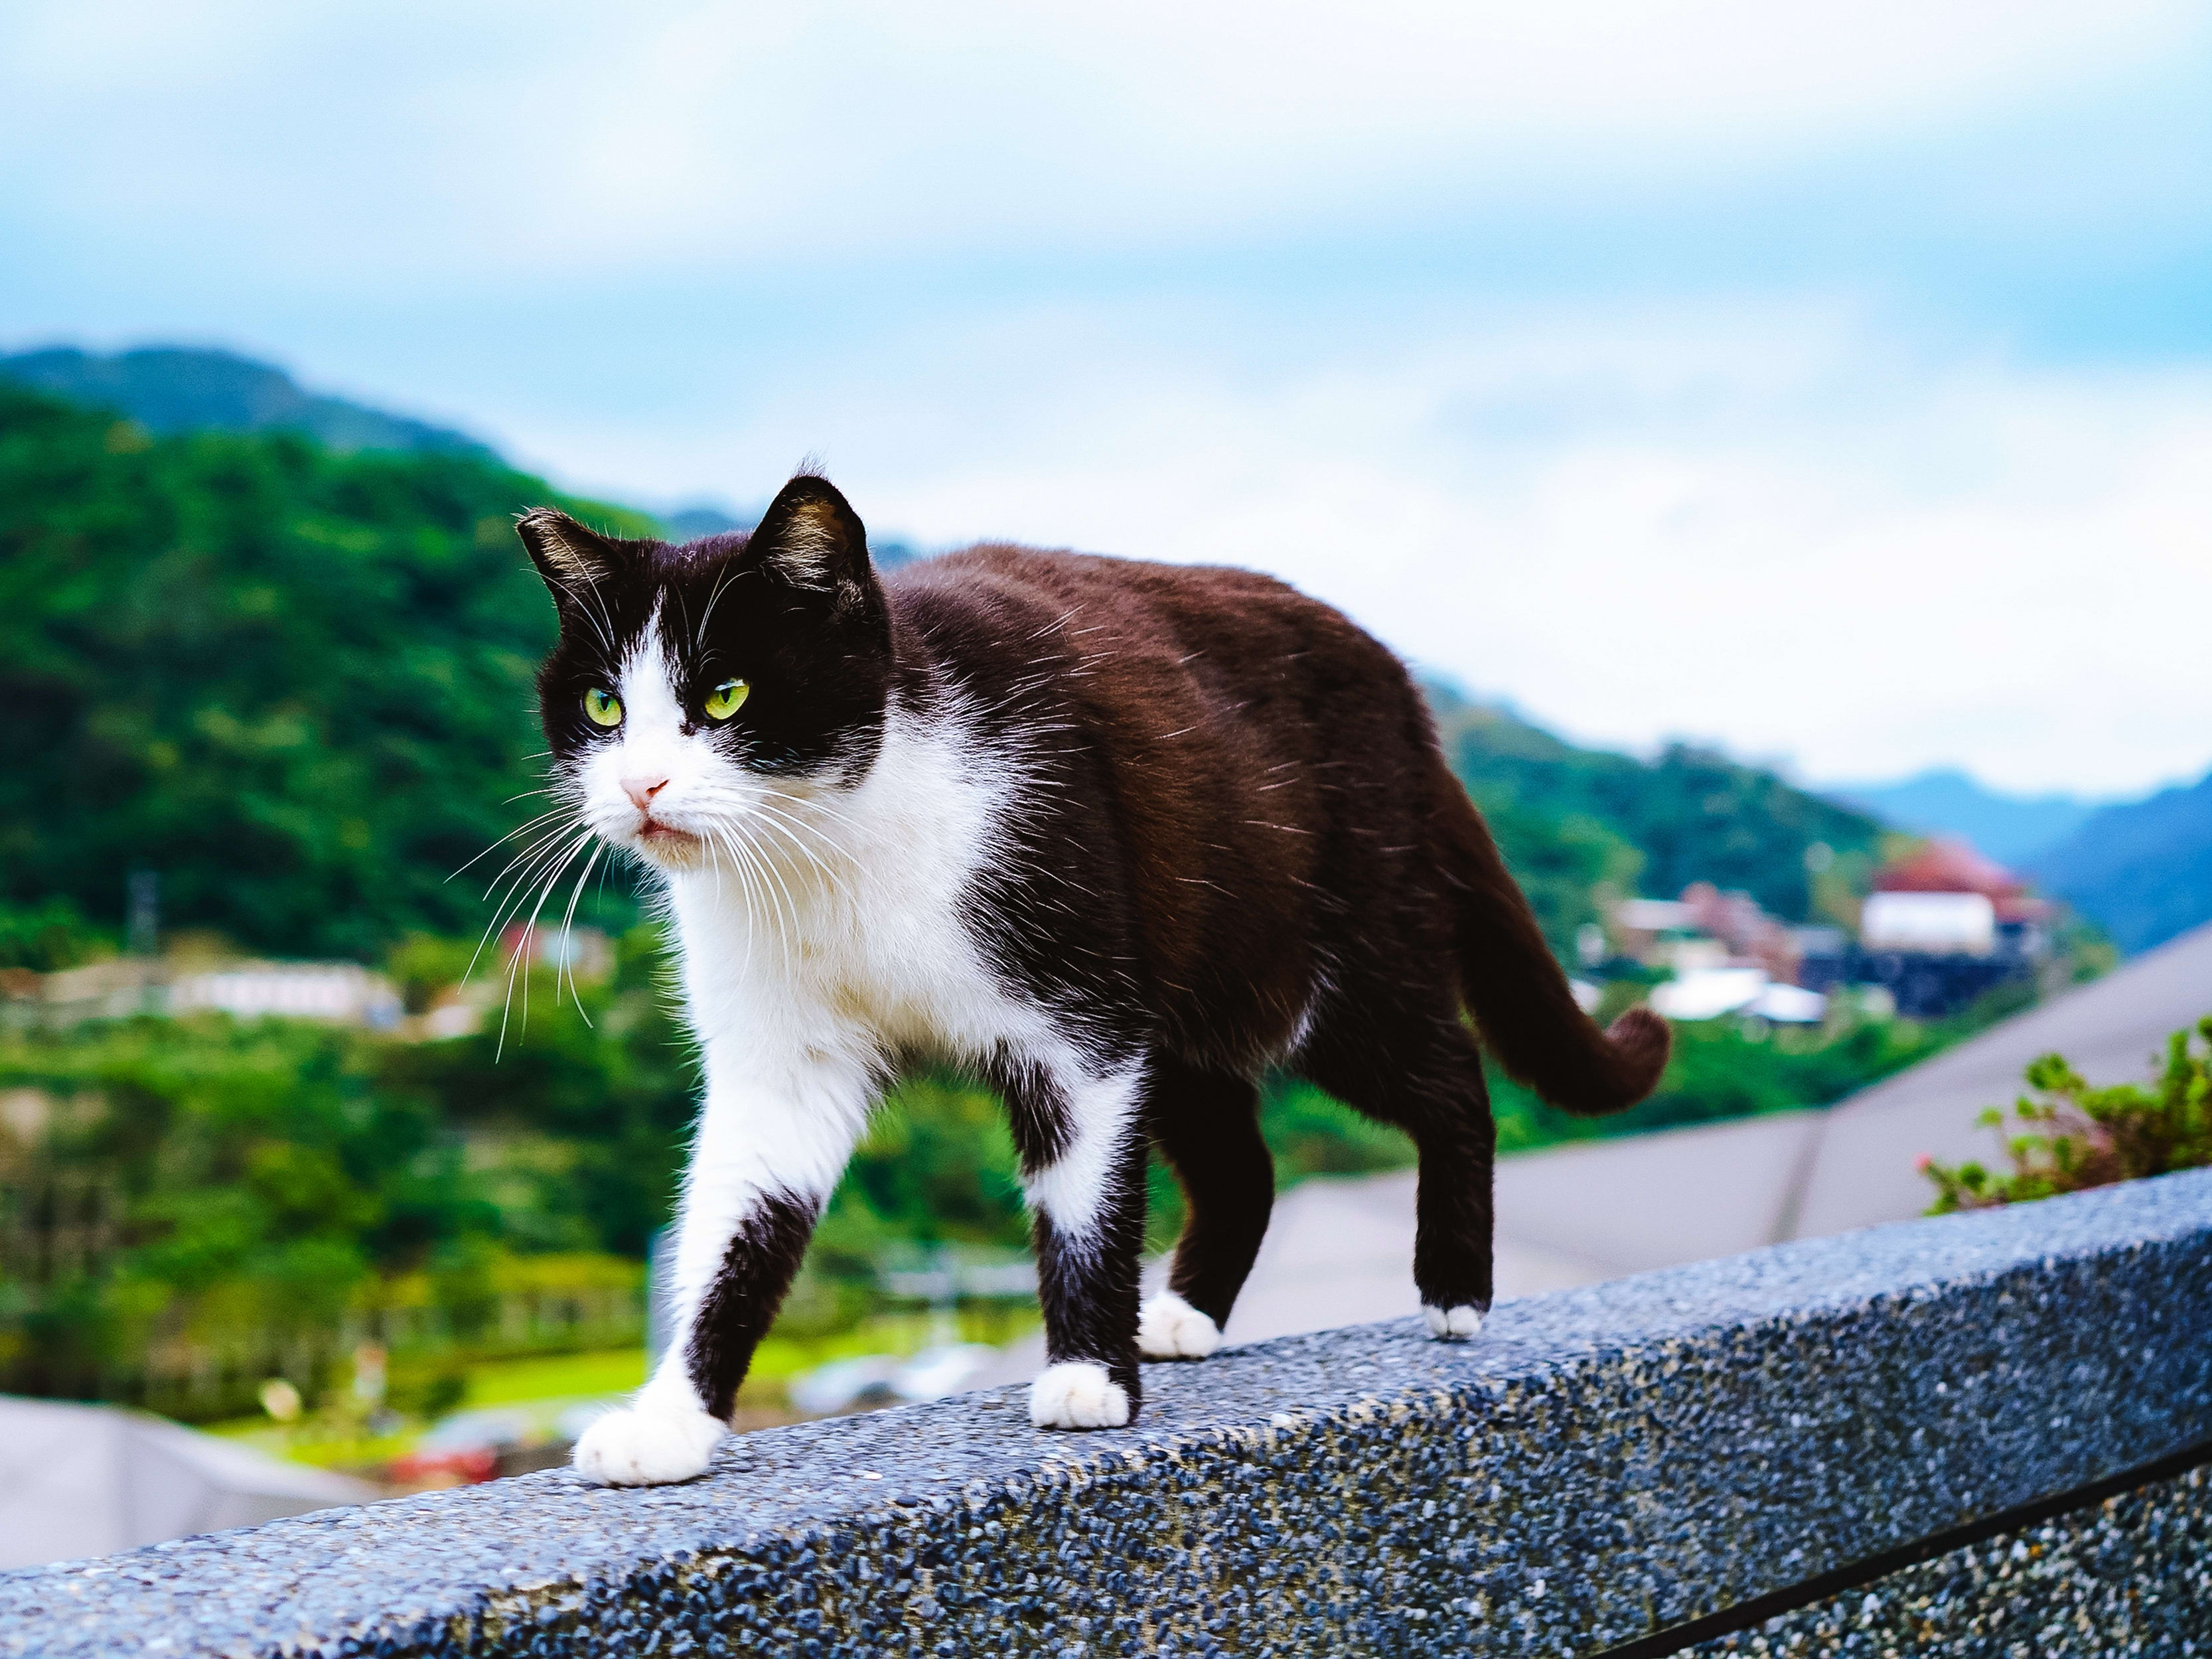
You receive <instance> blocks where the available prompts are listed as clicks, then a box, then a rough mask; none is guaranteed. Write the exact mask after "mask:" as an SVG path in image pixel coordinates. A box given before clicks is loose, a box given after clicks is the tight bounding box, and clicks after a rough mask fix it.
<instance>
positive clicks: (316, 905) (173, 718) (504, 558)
mask: <svg viewBox="0 0 2212 1659" xmlns="http://www.w3.org/2000/svg"><path fill="white" fill-rule="evenodd" d="M554 499H557V497H556V493H555V492H554V491H552V490H550V489H548V488H547V487H546V486H545V485H544V483H541V482H539V481H538V480H537V479H534V478H529V477H524V476H522V475H520V474H519V473H515V472H511V471H507V470H506V469H505V468H503V467H501V466H498V465H494V464H492V463H490V462H488V461H484V460H480V459H472V458H471V457H468V456H465V455H399V454H386V453H363V454H359V455H352V456H340V455H335V454H332V453H329V452H327V451H325V450H323V449H320V448H318V447H315V446H314V445H313V444H312V443H310V442H308V441H307V440H305V439H302V438H299V437H295V436H291V435H281V434H280V435H274V436H266V437H231V436H226V435H217V434H208V433H200V434H191V435H183V436H178V437H169V438H155V437H151V436H149V435H148V434H147V433H145V432H144V431H143V430H142V429H141V428H137V427H136V426H133V425H131V424H130V423H128V422H121V421H118V420H115V419H113V418H112V417H111V416H106V415H105V414H101V413H98V412H94V411H92V410H82V409H78V408H75V407H73V406H70V405H68V404H61V403H57V402H55V401H53V400H52V399H50V398H43V397H40V396H38V395H36V394H33V393H31V392H25V391H22V390H21V389H19V388H17V387H15V386H12V385H10V384H9V383H7V382H5V381H0V698H4V699H5V701H6V703H7V706H8V707H9V710H10V714H11V718H10V719H9V720H8V721H7V722H6V723H5V726H4V729H0V945H5V946H6V947H7V948H8V949H9V950H10V951H12V952H13V953H14V954H15V957H16V960H17V963H18V965H30V966H51V965H54V959H55V957H57V955H66V954H69V953H70V946H69V945H67V944H66V943H65V942H64V940H62V939H58V938H56V937H55V936H54V935H55V932H56V928H55V923H54V921H53V919H54V918H56V917H59V918H61V920H62V921H63V922H64V923H66V922H68V921H70V918H71V917H74V918H75V919H76V926H77V927H78V928H79V929H80V931H81V937H80V938H79V939H77V940H76V944H75V947H74V948H75V950H76V951H77V952H78V953H82V952H84V951H90V950H93V949H94V948H96V947H97V945H98V944H99V943H100V940H101V939H106V940H107V941H109V942H111V943H112V942H113V941H115V940H117V939H118V938H119V935H120V928H121V924H122V921H123V912H124V896H125V876H126V873H127V872H130V871H131V870H133V869H136V868H141V867H148V868H152V869H155V870H156V871H158V872H159V874H160V876H161V898H162V907H163V920H164V922H165V924H166V925H167V926H168V927H184V928H210V929H214V930H216V931H218V932H220V933H222V934H223V935H225V936H227V937H228V938H229V939H232V940H234V941H235V942H236V943H238V944H240V945H245V946H247V947H249V948H251V949H254V950H258V951H272V952H276V953H279V954H283V955H292V956H353V957H371V958H373V957H376V956H378V955H380V954H381V952H382V951H383V950H384V949H385V948H386V946H388V945H390V944H392V942H393V941H394V940H395V939H398V938H399V937H400V936H401V935H402V934H404V933H408V932H410V931H413V930H422V931H427V932H431V933H447V934H459V933H471V932H473V931H474V930H475V929H477V928H478V927H482V926H483V912H482V908H481V906H480V904H479V902H478V890H477V888H474V887H472V886H471V884H469V883H467V882H466V881H460V882H448V881H447V878H448V877H449V876H451V875H452V874H453V872H454V871H455V870H456V869H458V868H459V867H460V866H462V865H463V864H465V863H466V862H468V860H471V859H473V858H475V857H476V856H477V854H479V853H481V852H483V850H484V848H486V847H487V846H489V844H490V843H491V842H494V841H495V840H496V839H497V838H498V837H499V836H501V835H503V834H504V833H505V832H506V831H507V830H508V829H512V828H513V826H514V825H515V824H516V823H518V822H519V821H520V819H521V818H523V817H529V816H531V814H529V813H528V812H521V813H518V812H517V811H516V809H515V807H514V805H512V804H510V803H512V802H513V799H514V798H515V797H516V796H517V795H518V794H519V793H526V792H527V791H530V790H532V789H533V788H535V787H537V783H536V778H537V773H536V769H535V763H534V762H533V761H532V754H533V753H534V752H535V751H536V750H538V749H539V748H540V747H541V746H542V744H541V742H540V740H539V738H538V733H537V732H536V729H535V721H534V719H533V716H532V690H531V687H532V674H533V672H534V671H535V668H536V665H537V661H538V657H539V656H540V655H541V654H542V653H544V650H545V649H546V647H548V646H549V645H550V642H551V641H552V637H553V619H552V616H551V614H550V611H549V609H548V607H547V606H546V604H545V601H544V592H543V591H542V590H541V589H540V587H539V586H538V580H537V578H536V577H535V576H534V575H533V574H532V573H531V571H530V569H529V567H528V565H527V564H526V562H524V561H523V560H522V559H521V558H520V557H519V556H518V555H517V552H516V548H515V542H514V535H513V528H512V515H513V513H515V512H517V511H518V510H520V508H522V507H526V506H528V505H530V504H531V503H532V502H534V501H548V500H554ZM574 506H575V507H576V508H577V510H579V511H580V512H581V513H583V514H584V515H585V516H586V517H588V518H590V519H592V520H596V521H598V522H600V523H603V524H610V525H617V526H621V525H627V526H629V527H630V528H632V529H639V528H642V527H643V526H644V525H645V523H646V521H645V520H642V519H641V518H639V517H638V516H637V515H635V514H624V513H621V512H620V511H618V510H617V509H615V508H611V507H599V506H594V505H592V504H590V503H575V504H574ZM58 905H65V906H66V907H68V909H67V911H66V912H64V911H62V910H59V909H58V908H56V907H57V906H58ZM27 935H28V941H27V942H25V941H26V936H27ZM5 965H7V964H6V963H0V966H5Z"/></svg>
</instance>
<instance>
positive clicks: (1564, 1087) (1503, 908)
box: [1437, 764, 1673, 1116]
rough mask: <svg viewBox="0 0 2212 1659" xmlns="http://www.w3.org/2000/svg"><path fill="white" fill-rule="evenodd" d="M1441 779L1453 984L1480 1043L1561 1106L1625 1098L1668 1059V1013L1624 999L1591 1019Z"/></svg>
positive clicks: (1606, 1108)
mask: <svg viewBox="0 0 2212 1659" xmlns="http://www.w3.org/2000/svg"><path fill="white" fill-rule="evenodd" d="M1438 770H1439V771H1440V772H1443V767H1442V766H1441V764H1440V765H1439V766H1438ZM1439 787H1440V788H1441V789H1442V790H1443V792H1444V799H1443V804H1442V805H1441V806H1440V809H1439V811H1438V812H1437V824H1438V828H1439V829H1440V830H1441V831H1442V835H1441V836H1440V839H1441V840H1442V842H1443V845H1442V846H1441V847H1439V848H1437V853H1438V855H1439V858H1438V861H1439V863H1440V864H1441V865H1442V866H1443V871H1444V874H1445V877H1446V878H1447V879H1448V880H1449V882H1450V883H1451V885H1452V889H1453V898H1454V901H1455V907H1456V910H1457V915H1456V916H1455V923H1456V926H1455V932H1456V933H1457V936H1458V945H1459V963H1460V984H1461V988H1462V992H1463V994H1465V996H1466V999H1467V1004H1468V1012H1471V1013H1472V1014H1473V1015H1474V1021H1475V1024H1476V1025H1477V1027H1478V1028H1480V1031H1481V1034H1482V1041H1483V1046H1484V1047H1485V1048H1488V1049H1489V1050H1490V1052H1491V1054H1492V1055H1493V1056H1494V1057H1495V1058H1496V1060H1498V1064H1499V1065H1500V1066H1504V1068H1505V1071H1506V1073H1507V1074H1508V1075H1509V1076H1510V1077H1512V1078H1513V1079H1516V1081H1518V1082H1520V1083H1523V1084H1525V1085H1528V1087H1529V1088H1531V1089H1534V1091H1536V1092H1537V1093H1538V1094H1539V1095H1541V1096H1542V1097H1543V1098H1544V1099H1546V1100H1547V1101H1548V1102H1550V1103H1552V1104H1553V1105H1554V1106H1557V1107H1559V1108H1560V1109H1563V1110H1565V1111H1570V1112H1573V1113H1576V1114H1577V1115H1583V1116H1595V1115H1599V1114H1601V1113H1605V1112H1618V1111H1621V1110H1624V1109H1626V1108H1628V1107H1630V1106H1633V1105H1634V1104H1635V1103H1637V1102H1638V1101H1639V1100H1641V1099H1643V1098H1644V1096H1646V1095H1648V1094H1650V1092H1651V1091H1652V1089H1653V1088H1654V1086H1656V1085H1657V1083H1658V1081H1659V1073H1661V1072H1662V1071H1663V1070H1664V1069H1665V1068H1666V1065H1667V1053H1668V1048H1670V1047H1671V1046H1672V1043H1673V1038H1672V1036H1671V1034H1670V1033H1669V1032H1668V1029H1667V1022H1666V1021H1665V1020H1663V1019H1662V1018H1660V1017H1659V1016H1658V1015H1656V1014H1655V1013H1653V1012H1651V1011H1650V1009H1649V1008H1631V1009H1629V1010H1628V1011H1627V1012H1626V1013H1624V1014H1622V1015H1621V1017H1620V1018H1619V1019H1616V1020H1614V1021H1613V1024H1612V1025H1610V1026H1609V1027H1607V1029H1605V1030H1599V1029H1598V1024H1597V1022H1596V1021H1595V1020H1594V1019H1592V1018H1590V1017H1589V1015H1588V1014H1585V1013H1584V1012H1583V1011H1582V1009H1581V1007H1580V1006H1577V1003H1576V1001H1575V998H1574V992H1573V990H1572V989H1571V987H1569V985H1568V983H1567V976H1566V974H1565V970H1563V969H1561V968H1560V966H1559V962H1558V960H1557V959H1556V958H1555V957H1553V955H1552V951H1551V947H1550V946H1549V945H1547V944H1546V943H1545V942H1544V935H1543V932H1542V930H1541V929H1540V928H1539V927H1537V926H1536V918H1535V916H1534V914H1533V913H1532V912H1531V911H1530V910H1529V908H1528V900H1527V898H1525V897H1524V896H1522V892H1521V889H1520V886H1519V884H1517V883H1516V882H1515V881H1514V879H1513V877H1512V874H1511V872H1510V871H1508V870H1507V869H1506V867H1505V860H1504V858H1503V857H1501V856H1500V855H1499V854H1498V843H1497V842H1496V841H1494V840H1492V837H1491V834H1490V826H1489V825H1488V824H1486V823H1484V822H1483V821H1482V815H1481V814H1480V813H1479V812H1477V811H1475V810H1474V803H1473V802H1471V801H1470V800H1468V798H1467V794H1466V792H1465V791H1464V790H1462V788H1461V787H1460V785H1459V783H1458V781H1457V780H1456V779H1454V778H1453V777H1452V776H1451V775H1450V774H1449V773H1448V772H1444V773H1443V777H1442V778H1441V779H1440V780H1439Z"/></svg>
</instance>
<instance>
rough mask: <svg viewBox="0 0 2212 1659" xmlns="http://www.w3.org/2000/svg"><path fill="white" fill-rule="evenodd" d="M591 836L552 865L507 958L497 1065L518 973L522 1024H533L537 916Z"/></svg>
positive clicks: (495, 1054)
mask: <svg viewBox="0 0 2212 1659" xmlns="http://www.w3.org/2000/svg"><path fill="white" fill-rule="evenodd" d="M591 839H592V832H591V831H590V830H586V831H585V832H584V834H583V835H582V836H580V838H578V840H577V841H576V842H574V844H572V845H571V846H570V847H569V848H568V851H567V852H566V853H565V854H562V858H561V861H560V862H559V863H558V864H556V865H555V866H553V870H552V873H551V874H550V875H549V876H547V877H546V878H545V884H544V887H543V888H542V889H540V890H538V903H537V905H536V907H535V908H533V909H532V911H531V913H530V920H529V921H526V922H525V923H524V924H523V926H522V937H521V938H520V939H518V940H517V941H515V946H514V954H513V956H511V957H508V958H507V1004H506V1006H505V1007H504V1008H502V1009H501V1012H500V1017H499V1043H498V1046H497V1047H496V1048H494V1049H493V1051H492V1064H494V1065H495V1066H496V1065H497V1064H498V1063H499V1062H500V1060H501V1058H502V1057H504V1056H505V1054H506V1053H507V1018H508V1016H509V1015H510V1014H512V1013H513V1011H514V983H515V981H516V979H517V978H518V977H519V978H520V980H521V981H522V1028H523V1030H528V1029H529V1028H530V973H529V957H530V947H531V945H532V942H533V941H534V940H535V939H537V937H538V916H539V915H540V914H541V913H542V912H543V911H544V908H545V902H546V900H548V899H550V897H552V896H553V889H554V887H555V885H556V884H558V882H559V881H560V879H561V877H562V874H563V873H564V872H566V871H567V870H568V866H569V865H570V864H571V863H572V862H574V859H575V857H576V854H579V853H580V852H582V851H583V850H584V848H585V847H586V845H588V844H589V843H590V842H591ZM559 982H560V981H559V977H558V975H557V974H556V977H555V981H554V983H555V985H556V989H557V987H558V985H559Z"/></svg>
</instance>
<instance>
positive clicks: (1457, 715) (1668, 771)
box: [1429, 684, 1884, 952]
mask: <svg viewBox="0 0 2212 1659" xmlns="http://www.w3.org/2000/svg"><path fill="white" fill-rule="evenodd" d="M1429 696H1430V701H1431V703H1432V704H1433V705H1434V707H1435V708H1436V713H1437V731H1438V734H1439V735H1440V736H1441V737H1442V738H1443V745H1444V753H1445V755H1446V756H1447V757H1449V760H1450V762H1451V763H1452V768H1453V769H1454V770H1455V771H1456V772H1457V773H1458V774H1459V775H1460V777H1461V778H1462V780H1463V781H1465V782H1466V784H1467V787H1468V793H1470V794H1471V795H1473V796H1474V800H1475V803H1476V804H1477V805H1480V807H1481V808H1482V810H1483V811H1484V813H1485V814H1486V816H1487V817H1489V819H1490V823H1491V827H1492V830H1493V831H1494V832H1495V834H1496V835H1497V836H1498V843H1499V845H1500V846H1501V847H1502V848H1504V852H1505V856H1506V859H1507V861H1508V862H1509V863H1510V864H1511V865H1512V866H1513V868H1514V871H1515V872H1516V874H1517V875H1518V876H1519V877H1520V878H1521V881H1522V885H1523V886H1524V887H1526V888H1527V889H1528V896H1529V898H1530V901H1531V902H1533V903H1534V905H1535V907H1536V911H1537V915H1538V916H1539V918H1540V919H1541V921H1543V923H1544V927H1545V932H1546V933H1547V934H1548V935H1549V936H1550V938H1551V939H1552V942H1553V945H1554V947H1555V948H1558V949H1559V950H1561V951H1563V952H1564V951H1565V948H1566V945H1567V944H1568V942H1569V940H1571V938H1572V936H1573V933H1574V930H1575V928H1576V927H1577V926H1579V925H1580V924H1582V923H1583V922H1585V921H1595V920H1596V919H1597V911H1598V907H1599V904H1600V902H1601V899H1602V898H1603V897H1604V896H1607V895H1608V894H1610V895H1619V894H1625V893H1631V892H1637V891H1642V892H1644V893H1647V894H1651V895H1656V896H1663V897H1672V896H1674V895H1675V894H1676V893H1679V892H1680V891H1681V890H1682V889H1683V888H1684V887H1686V886H1687V885H1688V884H1690V883H1692V882H1693V881H1710V882H1711V883H1712V884H1714V885H1716V886H1717V887H1720V888H1723V889H1741V890H1744V891H1747V892H1749V893H1750V894H1751V895H1752V896H1753V897H1755V898H1757V899H1758V900H1759V903H1760V904H1761V905H1763V906H1764V907H1765V908H1766V909H1767V910H1769V911H1771V913H1773V914H1774V915H1777V916H1779V917H1781V918H1782V919H1783V920H1784V921H1815V920H1819V919H1820V918H1821V917H1822V916H1823V915H1832V914H1833V913H1835V912H1836V911H1837V910H1838V909H1839V908H1841V907H1842V906H1843V905H1844V902H1845V900H1846V899H1847V897H1848V896H1849V895H1850V894H1851V893H1854V892H1863V891H1864V889H1865V884H1866V880H1867V878H1868V877H1869V875H1870V874H1871V872H1872V871H1873V869H1874V866H1875V864H1876V863H1877V862H1878V860H1879V854H1880V843H1881V836H1882V835H1883V833H1884V826H1883V825H1882V824H1881V823H1880V822H1879V821H1878V820H1876V819H1875V818H1873V817H1869V816H1868V815H1867V814H1865V813H1863V812H1857V811H1851V810H1850V808H1848V807H1844V806H1838V805H1835V804H1834V803H1833V802H1831V801H1826V800H1823V799H1820V797H1819V796H1817V795H1812V794H1808V793H1806V792H1805V791H1803V790H1802V789H1799V788H1797V787H1795V786H1793V785H1791V784H1790V783H1788V782H1787V781H1784V780H1783V779H1782V778H1780V777H1778V775H1775V774H1774V773H1772V772H1770V771H1767V770H1765V769H1762V768H1759V767H1756V766H1745V765H1741V764H1740V763H1736V762H1735V761H1731V760H1729V759H1728V758H1727V757H1725V756H1723V755H1719V754H1716V753H1714V752H1713V751H1711V750H1705V749H1699V748H1696V747H1693V746H1692V745H1689V744H1670V745H1669V746H1668V748H1667V749H1666V750H1663V751H1662V753H1661V754H1660V755H1659V756H1658V757H1657V758H1656V759H1654V760H1649V761H1644V760H1638V759H1637V758H1635V757H1633V756H1629V755H1620V754H1614V753H1612V752H1609V751H1607V750H1595V749H1581V748H1577V747H1576V746H1575V745H1574V744H1571V743H1568V742H1566V741H1565V739H1563V738H1557V737H1554V736H1553V734H1552V733H1550V732H1547V731H1545V730H1543V729H1542V728H1541V727H1540V726H1532V725H1530V724H1529V723H1528V721H1527V720H1523V719H1522V718H1521V717H1520V716H1519V715H1517V714H1514V713H1512V712H1511V711H1510V710H1508V709H1505V708H1500V707H1498V706H1497V705H1494V704H1486V703H1480V702H1470V701H1468V699H1467V698H1466V697H1464V696H1461V695H1460V694H1458V693H1456V692H1455V691H1454V690H1451V689H1450V688H1449V687H1447V686H1443V685H1437V684H1431V686H1430V688H1429ZM1820 848H1826V851H1825V853H1824V852H1821V851H1820V850H1818V849H1820Z"/></svg>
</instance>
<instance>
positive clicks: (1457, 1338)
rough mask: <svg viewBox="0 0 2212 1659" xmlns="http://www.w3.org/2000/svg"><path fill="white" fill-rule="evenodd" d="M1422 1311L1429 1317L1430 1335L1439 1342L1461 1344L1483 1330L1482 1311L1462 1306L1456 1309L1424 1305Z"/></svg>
mask: <svg viewBox="0 0 2212 1659" xmlns="http://www.w3.org/2000/svg"><path fill="white" fill-rule="evenodd" d="M1421 1311H1422V1312H1423V1313H1425V1314H1426V1315H1427V1316H1429V1334H1430V1335H1431V1336H1433V1337H1434V1338H1436V1340H1437V1341H1439V1342H1461V1341H1464V1340H1466V1339H1467V1338H1468V1337H1470V1336H1473V1335H1474V1334H1475V1333H1476V1332H1477V1331H1479V1330H1480V1329H1481V1328H1482V1310H1481V1309H1480V1308H1472V1307H1468V1306H1466V1305H1464V1304H1462V1306H1460V1307H1456V1308H1436V1307H1431V1306H1429V1305H1427V1304H1423V1306H1422V1308H1421Z"/></svg>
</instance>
